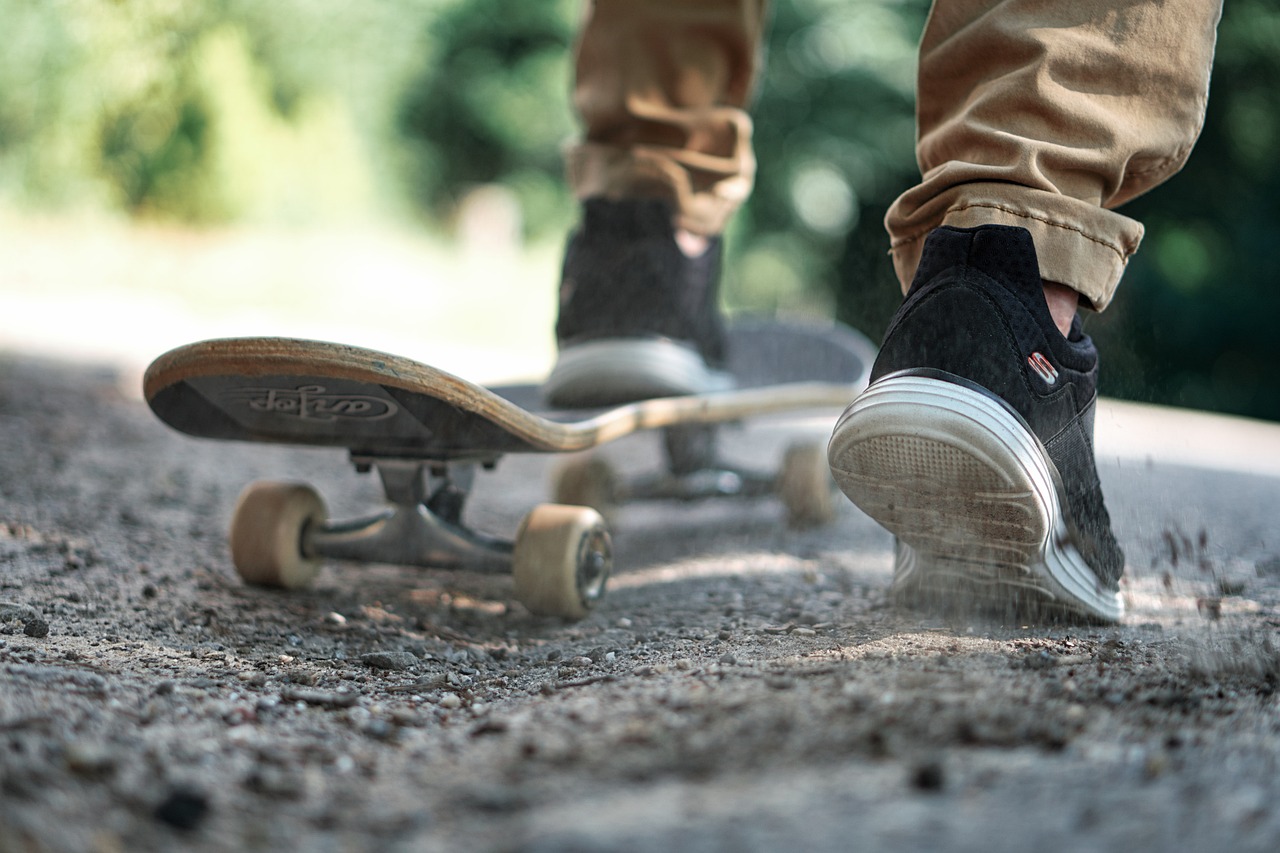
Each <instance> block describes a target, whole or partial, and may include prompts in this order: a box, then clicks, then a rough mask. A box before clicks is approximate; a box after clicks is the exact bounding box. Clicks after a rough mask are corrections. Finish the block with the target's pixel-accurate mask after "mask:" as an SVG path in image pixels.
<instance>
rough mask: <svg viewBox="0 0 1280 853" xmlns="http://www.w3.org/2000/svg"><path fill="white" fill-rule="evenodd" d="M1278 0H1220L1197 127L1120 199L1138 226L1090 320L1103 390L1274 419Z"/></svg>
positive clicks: (1277, 401) (1279, 256)
mask: <svg viewBox="0 0 1280 853" xmlns="http://www.w3.org/2000/svg"><path fill="white" fill-rule="evenodd" d="M1277 148H1280V9H1278V8H1277V7H1276V5H1275V4H1274V3H1273V2H1271V0H1233V2H1231V3H1228V4H1227V5H1226V11H1225V14H1224V17H1223V20H1222V24H1221V26H1220V27H1219V30H1218V50H1217V56H1216V59H1215V63H1214V77H1213V82H1212V84H1211V92H1210V95H1209V110H1208V115H1207V116H1206V120H1205V127H1204V132H1203V133H1202V135H1201V137H1200V141H1199V142H1198V143H1197V145H1196V148H1195V151H1193V152H1192V154H1191V159H1190V160H1189V162H1188V163H1187V166H1186V168H1185V169H1184V170H1183V171H1182V173H1181V174H1179V175H1176V176H1174V177H1173V178H1172V179H1170V181H1169V182H1168V183H1166V184H1164V185H1163V186H1161V187H1159V188H1157V189H1156V190H1154V191H1152V192H1151V193H1149V194H1147V195H1145V196H1142V197H1141V198H1138V199H1135V200H1134V201H1133V202H1131V203H1130V204H1128V205H1126V206H1125V207H1124V208H1123V211H1122V212H1123V213H1125V214H1126V215H1128V216H1132V217H1134V218H1135V219H1138V220H1140V221H1142V222H1143V223H1144V224H1145V225H1146V227H1147V236H1146V239H1145V240H1144V243H1143V246H1142V249H1141V250H1140V251H1139V253H1138V254H1137V256H1135V258H1134V260H1133V261H1132V262H1131V263H1130V265H1129V269H1128V271H1127V272H1126V273H1125V277H1124V281H1123V283H1122V284H1121V287H1120V291H1119V293H1118V294H1117V297H1116V300H1115V302H1114V303H1113V305H1112V308H1111V309H1109V310H1108V311H1107V312H1106V314H1105V315H1103V316H1101V317H1098V318H1097V319H1096V320H1094V321H1093V322H1091V323H1090V329H1089V331H1090V334H1092V335H1093V336H1094V337H1095V339H1097V341H1098V345H1099V348H1100V349H1101V350H1102V353H1103V357H1104V359H1106V362H1105V364H1104V370H1103V380H1102V381H1103V384H1102V391H1103V393H1107V394H1112V395H1115V396H1120V397H1126V398H1130V399H1137V400H1148V401H1153V402H1161V403H1169V404H1172V405H1181V406H1190V407H1194V408H1205V409H1215V410H1218V411H1224V412H1235V413H1238V414H1244V415H1253V416H1256V417H1263V418H1270V419H1274V420H1280V372H1278V371H1277V368H1280V333H1278V332H1277V331H1276V329H1275V324H1276V319H1277V318H1280V288H1277V287H1276V285H1275V279H1276V270H1277V269H1280V204H1278V203H1277V201H1276V199H1277V198H1280V164H1277V162H1276V158H1275V154H1274V152H1275V151H1276V150H1277Z"/></svg>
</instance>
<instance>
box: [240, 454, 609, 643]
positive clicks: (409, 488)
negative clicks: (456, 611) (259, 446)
mask: <svg viewBox="0 0 1280 853" xmlns="http://www.w3.org/2000/svg"><path fill="white" fill-rule="evenodd" d="M352 462H354V463H355V465H356V468H357V470H361V471H369V470H371V469H376V470H377V471H378V475H379V478H380V479H381V480H382V486H383V491H384V492H385V494H386V497H387V502H388V505H387V506H386V507H384V508H383V509H381V510H379V511H378V512H375V513H372V514H370V515H367V516H363V517H360V518H355V519H350V520H341V521H333V520H330V519H329V518H328V512H327V510H326V508H325V505H324V501H323V500H322V499H321V497H320V495H319V494H318V493H317V492H316V491H315V490H314V489H313V488H311V487H310V486H308V485H305V484H301V483H278V482H257V483H252V484H250V485H249V486H248V487H247V488H246V489H245V490H244V492H243V493H242V494H241V496H240V500H239V502H238V503H237V505H236V509H235V512H234V514H233V516H232V521H231V535H230V541H231V553H232V560H233V562H234V563H235V566H236V570H237V571H238V572H239V574H240V575H241V577H243V578H244V579H245V580H246V581H249V582H251V583H258V584H264V585H268V586H281V587H286V588H297V587H302V586H305V585H307V584H308V583H310V581H311V580H312V579H313V578H314V577H315V575H316V573H317V572H318V571H319V568H320V563H321V561H323V560H326V559H332V560H348V561H352V562H360V563H392V564H399V565H410V566H422V567H430V568H445V569H456V568H466V569H470V570H473V571H481V572H490V573H500V572H508V571H509V572H511V574H512V577H513V579H514V582H515V593H516V598H517V600H519V601H520V602H521V603H522V604H524V605H525V606H526V607H527V608H528V609H529V610H530V611H531V612H533V613H535V614H539V615H546V616H564V617H568V618H582V617H583V616H585V615H586V613H587V611H588V610H589V609H590V608H591V606H592V605H593V604H594V603H595V601H596V600H597V599H599V598H600V596H601V595H602V594H603V592H604V586H605V583H606V581H607V579H608V576H609V572H610V569H611V568H612V562H613V555H612V545H611V542H610V539H609V534H608V532H607V530H606V529H605V526H604V522H603V520H602V519H601V517H600V515H599V514H598V513H597V512H596V511H594V510H592V509H588V508H586V507H578V506H559V505H555V504H543V505H541V506H538V507H535V508H534V509H533V511H532V512H530V513H529V514H528V515H526V516H525V518H524V520H523V521H522V522H521V524H520V528H519V530H518V532H517V533H516V537H515V539H514V540H507V539H503V538H500V537H496V536H490V535H489V534H486V533H482V532H480V531H476V530H472V529H471V528H469V527H467V526H466V525H465V524H464V523H463V522H462V511H463V508H464V506H465V504H466V499H467V495H468V493H469V492H470V489H471V486H472V483H473V481H474V479H475V472H476V468H477V467H479V466H480V465H482V464H484V465H486V467H488V466H490V465H491V464H492V461H491V460H490V461H488V462H472V461H467V462H447V463H446V462H437V461H431V460H417V459H390V458H380V457H368V456H356V455H354V454H353V455H352Z"/></svg>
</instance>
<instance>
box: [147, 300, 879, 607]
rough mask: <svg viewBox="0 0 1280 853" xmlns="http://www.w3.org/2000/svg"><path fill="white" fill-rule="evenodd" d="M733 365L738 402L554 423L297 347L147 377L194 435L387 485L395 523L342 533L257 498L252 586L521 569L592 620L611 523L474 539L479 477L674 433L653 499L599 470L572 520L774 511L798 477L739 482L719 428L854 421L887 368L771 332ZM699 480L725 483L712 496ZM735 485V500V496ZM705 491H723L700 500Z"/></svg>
mask: <svg viewBox="0 0 1280 853" xmlns="http://www.w3.org/2000/svg"><path fill="white" fill-rule="evenodd" d="M728 352H729V363H728V365H727V368H728V370H729V372H730V373H731V374H732V375H733V376H734V379H735V382H736V387H735V388H733V389H732V390H728V391H720V392H715V393H709V394H702V395H694V396H686V397H669V398H662V399H653V400H642V401H639V402H634V403H629V404H625V405H620V406H615V407H611V408H607V409H600V410H586V411H584V410H555V409H551V408H549V407H547V406H545V405H544V404H543V403H542V402H541V400H540V397H539V392H538V388H537V387H536V386H534V385H528V384H526V385H508V386H497V387H483V386H480V385H476V384H473V383H471V382H468V381H466V380H464V379H461V378H459V377H456V376H453V375H451V374H449V373H446V372H444V371H442V370H439V369H437V368H434V367H432V366H430V365H426V364H421V363H419V362H416V361H412V360H410V359H406V358H401V357H398V356H394V355H390V354H387V353H381V352H377V351H374V350H369V349H363V348H360V347H354V346H346V345H342V344H334V343H326V342H321V341H307V340H295V339H288V338H231V339H220V340H212V341H203V342H199V343H194V344H190V345H187V346H183V347H179V348H177V349H174V350H172V351H170V352H168V353H166V354H164V355H162V356H161V357H160V358H158V359H156V360H155V362H153V363H152V364H151V366H150V367H149V368H148V369H147V371H146V374H145V376H144V380H143V392H144V396H145V398H146V400H147V402H148V404H149V405H150V406H151V409H152V410H153V411H154V412H155V414H156V415H157V416H158V417H159V418H160V419H161V420H162V421H164V422H165V423H167V424H168V425H169V426H171V427H173V428H175V429H177V430H179V431H181V432H184V433H187V434H190V435H193V436H198V437H202V438H212V439H221V440H236V441H254V442H274V443H282V444H296V445H311V446H326V447H335V448H342V449H345V450H347V451H348V452H349V453H350V455H351V458H352V460H353V461H354V462H355V463H356V465H357V467H358V468H360V469H361V470H369V469H370V468H377V470H378V472H379V474H380V475H381V477H382V480H383V485H384V487H385V489H386V493H387V497H388V500H389V502H390V504H391V507H390V508H389V509H386V510H384V511H382V512H380V513H378V514H376V515H375V516H372V517H370V518H368V519H361V520H358V521H354V522H340V523H334V522H331V521H329V520H328V519H327V518H326V516H325V510H324V505H323V502H322V501H321V500H320V498H319V496H318V495H316V494H315V493H314V491H313V490H310V489H309V487H306V486H303V485H301V484H296V483H269V484H255V485H253V486H250V488H249V489H247V490H246V492H245V493H244V494H243V495H242V496H241V500H240V504H239V506H238V508H237V510H236V512H235V514H234V517H233V521H232V530H231V546H232V556H233V560H234V562H235V564H236V568H237V570H238V571H239V572H240V574H241V575H242V576H243V577H244V578H245V579H246V580H249V581H251V582H258V583H265V584H272V585H279V586H286V587H288V586H300V585H302V584H305V583H306V582H308V581H309V580H310V578H311V577H312V576H313V575H314V573H315V571H316V570H317V568H318V561H319V559H320V558H323V557H330V558H339V559H349V560H363V561H374V562H399V563H408V564H414V565H427V566H440V567H471V568H477V569H494V568H497V569H511V570H512V571H513V573H514V574H515V575H516V592H517V597H518V598H519V599H520V600H522V601H523V602H524V603H525V604H526V605H527V606H529V607H530V609H531V610H533V611H535V612H544V613H550V614H554V615H564V616H581V615H584V614H585V611H586V608H587V607H589V606H590V604H591V603H592V602H593V601H594V599H595V598H596V597H598V596H599V595H600V594H601V593H602V592H603V583H604V577H607V573H608V563H609V561H610V560H611V554H610V553H609V549H610V548H611V545H610V544H609V540H608V534H607V532H606V530H605V527H604V522H603V519H602V518H601V517H600V515H599V514H598V513H596V512H594V511H592V510H590V509H583V508H582V507H569V506H562V505H548V506H544V507H538V508H537V509H535V511H534V512H532V513H530V515H529V516H528V517H526V519H525V521H524V523H522V525H521V531H520V533H519V534H518V535H517V538H516V541H515V542H514V543H510V542H505V541H503V540H497V539H494V538H492V537H488V536H486V535H485V534H481V533H478V532H476V531H472V530H470V529H469V528H467V527H466V526H465V525H464V524H463V523H462V519H461V515H462V506H463V503H464V502H465V498H466V492H467V490H468V488H469V487H470V483H471V480H472V478H473V476H474V471H475V469H476V468H477V467H478V466H482V467H485V468H490V467H492V466H493V465H494V464H495V463H496V462H497V461H498V459H499V458H500V457H502V456H503V455H505V454H507V453H572V452H577V451H584V450H590V449H592V448H595V447H597V446H599V445H601V444H604V443H607V442H610V441H613V440H615V439H618V438H621V437H623V436H626V435H628V434H631V433H634V432H637V431H641V430H653V429H663V430H664V431H665V433H666V438H667V447H668V453H669V460H668V468H669V469H670V471H669V472H667V473H666V474H664V476H663V477H660V478H658V480H657V481H655V482H650V483H648V484H647V485H646V484H641V485H639V486H637V487H634V488H630V489H625V488H620V487H618V485H617V484H616V483H614V482H613V481H612V475H611V474H609V473H607V472H605V473H602V472H601V471H600V470H599V468H598V467H591V463H585V465H584V464H579V466H578V467H577V468H576V469H574V470H572V471H570V472H567V473H566V476H565V477H562V479H561V486H560V487H558V491H559V492H560V493H561V494H562V496H563V495H566V494H567V495H568V496H569V498H568V499H569V500H570V501H571V502H573V503H594V502H596V501H595V500H593V499H592V498H593V497H598V496H599V495H600V494H601V493H602V491H603V490H604V489H605V488H606V487H607V488H608V489H609V490H610V491H611V493H613V494H614V496H617V495H618V494H623V493H625V497H628V498H632V499H635V498H643V497H677V498H686V499H690V498H695V497H703V496H709V495H714V494H731V493H738V494H744V495H754V494H762V493H767V492H769V491H770V490H771V489H772V488H773V487H774V485H775V483H776V482H780V481H781V480H782V479H785V475H786V473H787V472H786V471H785V470H784V471H783V475H784V476H782V477H772V476H770V477H761V476H758V475H755V474H752V473H749V472H741V471H727V470H725V466H723V465H720V464H719V463H718V462H717V460H716V458H715V454H714V425H715V424H720V423H724V422H730V421H740V420H743V419H745V418H749V417H755V416H759V415H764V414H768V413H774V412H786V411H795V410H801V409H807V408H833V407H837V406H842V405H845V404H847V403H848V402H849V401H850V400H852V399H853V397H854V396H855V394H856V393H857V391H858V390H860V388H861V387H862V386H864V385H865V384H866V379H867V375H868V373H869V371H870V364H871V359H872V357H873V356H874V348H873V347H872V346H871V344H870V343H869V342H868V341H867V340H866V339H865V338H864V337H862V336H861V335H860V334H858V333H857V332H854V331H852V330H850V329H847V328H844V327H841V326H836V325H826V326H806V325H787V324H780V323H775V322H768V321H761V322H742V323H738V324H736V325H735V326H733V327H731V328H730V330H729V346H728ZM806 458H807V459H808V460H809V461H807V462H805V463H800V464H799V465H798V466H795V465H793V466H792V467H805V468H806V469H807V468H813V469H815V470H816V469H817V466H818V461H817V459H816V455H815V453H813V452H810V453H809V454H808V456H807V457H806ZM822 458H823V460H825V455H823V456H822ZM823 470H824V472H825V468H824V469H823ZM700 472H701V473H703V474H706V473H707V472H710V473H711V474H712V476H711V477H706V476H703V477H701V479H699V477H698V476H697V475H698V474H699V473H700ZM726 475H731V477H730V480H732V478H736V480H733V482H736V483H738V486H737V487H728V488H727V487H726V486H725V485H724V484H725V483H726V482H728V480H726ZM823 476H825V473H824V474H823ZM791 479H792V480H795V479H796V477H795V476H792V478H791ZM810 479H812V478H810ZM708 481H709V482H713V483H714V485H712V486H710V487H709V488H708V487H704V486H700V485H698V484H699V483H702V482H708ZM566 483H567V484H568V485H566ZM655 483H656V484H655ZM817 488H819V486H805V485H800V486H793V487H792V491H793V492H796V493H797V494H799V495H800V496H799V498H798V501H799V503H800V504H804V503H805V502H806V501H809V503H812V502H813V496H812V494H810V495H808V496H807V497H806V495H805V494H803V493H804V492H805V491H806V490H807V491H808V492H814V490H815V489H817ZM821 488H823V489H824V490H825V480H823V481H822V485H821ZM784 490H785V488H784ZM522 542H523V545H522ZM530 543H532V544H530ZM570 564H572V565H570ZM557 565H559V566H560V568H556V566H557ZM548 567H550V568H548ZM557 577H558V578H559V579H558V580H557Z"/></svg>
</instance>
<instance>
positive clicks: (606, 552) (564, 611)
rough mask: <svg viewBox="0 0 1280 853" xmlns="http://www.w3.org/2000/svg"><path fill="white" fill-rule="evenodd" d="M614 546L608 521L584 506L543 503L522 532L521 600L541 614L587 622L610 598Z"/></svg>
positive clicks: (516, 556) (517, 553) (516, 570)
mask: <svg viewBox="0 0 1280 853" xmlns="http://www.w3.org/2000/svg"><path fill="white" fill-rule="evenodd" d="M612 568H613V544H612V542H611V541H610V539H609V531H608V530H606V529H605V524H604V519H603V518H601V517H600V513H598V512H596V511H595V510H594V509H590V508H588V507H583V506H563V505H560V504H543V505H542V506H538V507H534V509H533V511H532V512H530V513H529V514H528V515H526V516H525V517H524V521H522V522H521V523H520V530H519V531H518V532H517V533H516V540H515V549H514V553H513V554H512V566H511V573H512V577H513V579H514V581H515V593H516V599H517V600H518V601H519V602H520V603H521V604H523V605H524V606H525V607H527V608H529V611H530V612H531V613H535V614H537V615H539V616H562V617H565V618H567V619H581V618H582V617H584V616H586V615H587V612H588V611H589V610H590V609H591V608H592V606H593V605H595V603H596V602H597V601H598V600H599V599H600V597H601V596H602V595H604V587H605V583H606V582H607V581H608V579H609V571H610V570H611V569H612Z"/></svg>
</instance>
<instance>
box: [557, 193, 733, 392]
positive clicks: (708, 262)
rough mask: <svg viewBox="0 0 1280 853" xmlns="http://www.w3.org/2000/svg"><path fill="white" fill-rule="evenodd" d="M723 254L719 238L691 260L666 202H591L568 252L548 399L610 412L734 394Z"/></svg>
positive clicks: (572, 238)
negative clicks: (656, 400) (723, 306)
mask: <svg viewBox="0 0 1280 853" xmlns="http://www.w3.org/2000/svg"><path fill="white" fill-rule="evenodd" d="M720 252H721V241H720V238H718V237H716V238H713V239H712V240H711V241H710V245H709V247H708V249H707V251H706V252H705V253H704V254H703V255H701V256H699V257H696V258H690V257H687V256H686V255H685V254H684V252H682V251H681V250H680V247H679V246H678V245H677V244H676V239H675V227H674V226H673V225H672V209H671V205H670V204H668V203H667V202H666V201H663V200H660V199H629V200H624V201H609V200H606V199H589V200H587V202H586V203H585V204H584V206H583V217H582V224H581V226H580V227H579V228H578V230H577V231H576V232H575V233H574V234H573V235H572V237H571V238H570V240H569V246H568V249H567V250H566V252H565V261H564V272H563V275H562V277H561V285H560V317H559V320H558V321H557V322H556V341H557V343H558V344H559V347H560V354H559V357H558V359H557V360H556V364H555V367H554V369H553V370H552V371H551V375H550V376H549V377H548V378H547V381H546V382H545V383H544V385H543V396H544V397H546V399H547V401H548V402H549V403H551V404H552V405H555V406H565V407H584V406H605V405H613V404H615V403H625V402H629V401H632V400H642V399H648V398H651V397H671V396H679V395H684V394H698V393H702V392H705V391H714V390H720V389H724V388H727V387H729V385H730V384H731V382H730V380H729V378H728V376H727V374H725V373H724V372H723V371H722V370H721V368H722V367H723V365H724V360H725V338H724V326H723V321H722V319H721V316H720V312H719V307H718V305H717V290H718V287H719V280H720Z"/></svg>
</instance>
